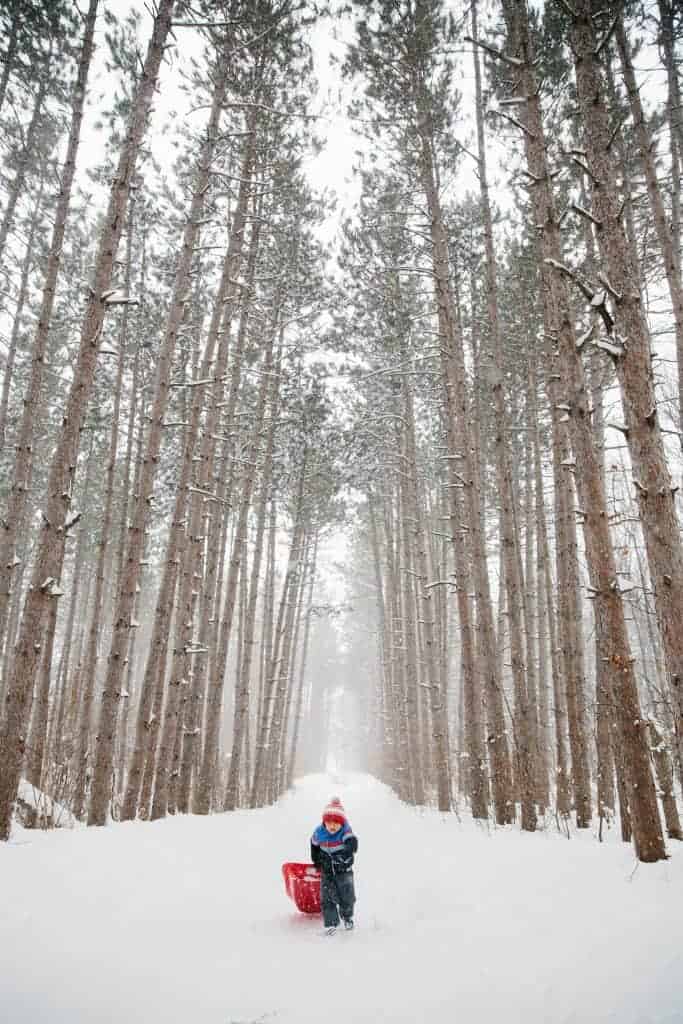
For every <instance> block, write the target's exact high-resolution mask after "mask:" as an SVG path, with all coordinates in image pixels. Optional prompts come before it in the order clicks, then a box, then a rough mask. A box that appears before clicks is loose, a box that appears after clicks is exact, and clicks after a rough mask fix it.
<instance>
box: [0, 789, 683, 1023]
mask: <svg viewBox="0 0 683 1024" xmlns="http://www.w3.org/2000/svg"><path fill="white" fill-rule="evenodd" d="M333 793H336V794H338V795H339V796H340V797H341V798H342V801H343V803H344V805H345V807H346V810H347V813H348V815H349V819H350V821H351V823H352V825H353V828H354V831H355V832H356V834H357V835H358V837H359V841H360V850H359V854H358V857H357V862H356V872H355V874H356V889H357V896H358V903H357V907H356V925H357V926H356V930H355V931H354V932H350V933H344V932H338V933H337V934H336V935H335V936H333V937H331V938H328V937H326V936H323V935H322V934H321V921H320V919H319V918H317V917H308V916H304V915H302V914H299V913H298V912H297V910H296V909H295V907H294V904H293V903H290V901H289V900H288V898H287V896H286V895H285V890H284V884H283V881H282V876H281V873H280V866H281V864H282V862H283V861H286V860H308V839H309V836H310V833H311V832H312V830H313V828H314V826H315V825H316V824H317V823H318V819H319V815H320V812H321V809H322V807H323V806H324V804H325V802H326V800H327V799H328V798H329V797H330V795H332V794H333ZM671 854H672V857H671V859H670V860H669V861H668V862H667V863H664V864H656V865H652V866H646V865H643V864H641V865H638V866H636V862H635V861H634V859H633V854H632V852H631V850H630V849H629V847H628V846H624V845H623V844H621V843H620V842H618V841H617V838H616V837H615V836H610V837H609V840H608V841H607V842H606V843H604V844H602V845H600V844H599V843H598V842H597V841H596V839H595V837H594V836H592V835H591V834H586V835H582V836H580V837H577V836H572V839H571V840H569V841H568V840H567V838H566V837H564V838H563V837H561V836H560V835H558V833H557V832H556V831H555V829H554V828H553V829H552V830H548V831H547V832H544V833H539V834H536V835H523V834H521V833H520V832H519V831H517V830H516V829H512V828H511V829H509V830H498V831H497V832H496V833H495V834H492V833H489V832H487V831H486V830H485V829H482V828H479V827H477V826H476V825H474V824H473V823H472V822H471V821H470V820H468V819H466V820H464V821H463V822H462V823H459V822H458V820H457V819H456V817H455V816H454V815H448V816H445V815H441V814H439V813H437V812H435V811H424V810H416V809H413V808H408V807H405V806H403V805H402V804H401V803H399V801H398V800H397V799H396V797H395V796H394V795H393V794H392V793H391V792H390V791H389V790H388V789H386V788H385V787H383V786H382V785H380V784H379V783H378V782H376V781H375V780H373V779H370V778H368V777H367V776H361V775H357V776H348V777H345V778H341V779H340V778H336V779H332V778H327V777H324V776H311V777H309V778H307V779H304V780H302V781H300V782H299V783H298V784H297V785H296V787H295V789H294V790H293V791H292V792H291V793H289V794H288V795H287V796H286V797H285V798H284V799H282V800H281V801H280V803H279V804H278V805H277V806H276V807H273V808H268V809H265V810H259V811H237V812H234V813H232V814H222V815H214V816H212V817H208V818H199V817H182V818H172V819H168V820H166V821H163V822H157V823H155V824H143V823H130V824H124V825H115V826H112V827H110V828H106V829H93V828H91V829H82V828H78V829H74V830H63V831H59V832H49V833H41V832H27V831H23V830H17V832H16V834H15V836H14V838H13V840H12V841H11V842H10V843H8V844H4V845H3V844H0V1020H2V1021H3V1022H4V1024H29V1022H30V1024H42V1022H46V1024H67V1022H68V1024H142V1022H144V1024H256V1022H258V1024H313V1022H315V1024H321V1022H322V1024H355V1022H363V1024H369V1022H371V1021H372V1022H373V1024H378V1022H391V1024H404V1022H405V1024H407V1022H411V1024H421V1022H430V1024H453V1022H454V1021H457V1022H459V1024H598V1022H599V1024H606V1022H610V1024H612V1022H614V1024H681V1022H683V942H682V940H683V910H682V908H683V850H682V849H681V848H680V844H674V843H672V844H671Z"/></svg>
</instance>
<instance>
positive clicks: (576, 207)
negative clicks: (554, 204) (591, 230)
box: [569, 202, 602, 228]
mask: <svg viewBox="0 0 683 1024" xmlns="http://www.w3.org/2000/svg"><path fill="white" fill-rule="evenodd" d="M569 208H570V209H571V210H573V211H574V213H578V215H579V217H585V218H586V220H589V221H590V222H591V224H595V226H596V228H601V227H602V221H601V220H598V219H597V217H594V216H593V214H592V213H591V212H590V210H587V209H586V208H585V207H584V206H581V205H580V204H579V203H576V202H572V203H570V204H569Z"/></svg>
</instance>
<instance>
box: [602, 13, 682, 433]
mask: <svg viewBox="0 0 683 1024" xmlns="http://www.w3.org/2000/svg"><path fill="white" fill-rule="evenodd" d="M615 37H616V41H617V48H618V50H619V57H620V59H621V67H622V72H623V75H624V81H625V83H626V91H627V92H628V100H629V104H630V106H631V116H632V117H633V123H634V125H635V129H636V138H637V139H638V149H639V151H640V160H641V163H642V165H643V170H644V172H645V184H646V186H647V194H648V196H649V199H650V207H651V210H652V216H653V220H654V224H655V230H656V232H657V240H658V242H659V248H660V250H661V253H662V258H663V260H664V273H665V275H666V281H667V284H668V287H669V295H670V296H671V304H672V307H673V315H674V332H675V337H676V358H677V360H678V408H679V422H683V421H682V420H681V418H682V417H683V285H682V283H681V273H680V254H677V253H676V252H675V250H674V244H673V238H672V235H671V229H670V227H669V221H668V218H667V215H666V211H665V209H664V202H663V199H662V194H661V190H660V188H659V182H658V181H657V168H656V167H655V160H654V140H653V138H652V135H651V133H650V130H649V129H648V126H647V121H646V120H645V114H644V112H643V105H642V103H641V101H640V91H639V89H638V85H637V83H636V75H635V71H634V70H633V63H632V61H631V53H630V48H629V44H628V40H627V38H626V32H625V30H624V21H623V17H621V16H620V17H619V19H618V21H617V26H616V33H615Z"/></svg>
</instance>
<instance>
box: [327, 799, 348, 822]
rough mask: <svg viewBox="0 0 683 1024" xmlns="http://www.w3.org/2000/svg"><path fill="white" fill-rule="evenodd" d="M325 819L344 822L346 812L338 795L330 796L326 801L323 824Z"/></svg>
mask: <svg viewBox="0 0 683 1024" xmlns="http://www.w3.org/2000/svg"><path fill="white" fill-rule="evenodd" d="M326 821H336V822H337V823H338V824H339V825H345V824H346V814H345V813H344V808H343V807H342V802H341V800H340V799H339V797H338V796H333V797H331V798H330V799H329V800H328V802H327V807H326V808H325V810H324V811H323V824H324V823H325V822H326Z"/></svg>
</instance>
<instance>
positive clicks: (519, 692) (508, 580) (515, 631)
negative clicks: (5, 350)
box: [470, 0, 536, 832]
mask: <svg viewBox="0 0 683 1024" xmlns="http://www.w3.org/2000/svg"><path fill="white" fill-rule="evenodd" d="M470 13H471V18H472V33H473V35H474V37H475V38H476V36H477V4H476V0H473V2H472V6H471V8H470ZM474 79H475V96H476V104H475V110H476V122H477V144H478V159H477V167H478V177H479V193H480V200H481V209H482V215H483V221H484V225H483V226H484V250H485V254H486V300H487V313H488V324H489V330H490V333H491V343H492V349H493V372H492V374H491V377H492V380H493V386H492V391H493V404H494V408H495V426H494V451H495V456H496V474H497V479H498V494H499V499H500V507H501V525H502V536H501V543H502V547H503V556H504V559H505V587H506V594H507V616H508V617H507V622H508V630H509V637H510V661H511V664H512V680H513V685H514V694H515V736H516V742H517V763H518V768H519V774H520V778H519V789H520V799H521V810H522V828H523V829H525V830H526V831H528V832H533V831H534V829H535V828H536V807H535V803H534V788H535V763H534V762H535V758H534V747H535V742H536V737H535V733H536V730H535V728H534V723H533V722H532V719H534V718H535V708H534V707H533V706H532V702H531V700H530V695H529V692H528V689H527V668H526V664H525V657H524V655H525V651H524V637H523V628H524V627H523V622H522V594H523V588H524V581H523V579H522V577H521V573H520V571H519V566H520V554H519V538H518V536H517V534H516V530H515V521H514V496H513V489H512V471H511V468H510V459H509V455H508V452H509V445H510V436H509V435H510V429H509V424H508V414H507V408H506V405H505V396H504V394H503V380H504V373H503V343H502V338H501V333H500V320H499V316H498V283H497V278H496V263H495V253H494V245H493V221H492V217H491V204H490V201H489V190H488V178H487V167H486V142H485V139H484V110H483V99H482V87H481V70H480V67H479V54H478V51H477V49H476V47H475V48H474Z"/></svg>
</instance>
